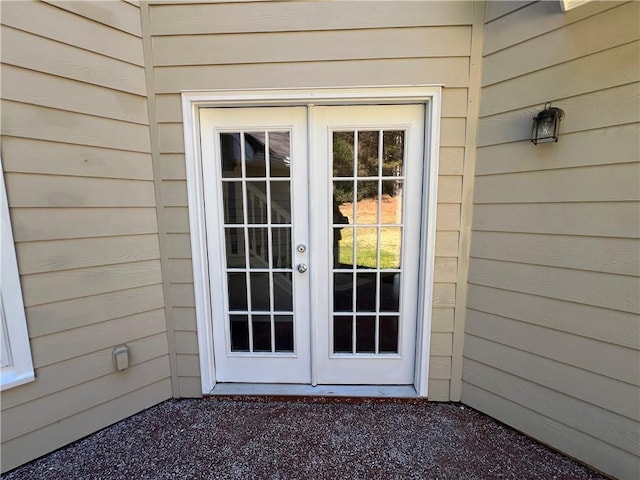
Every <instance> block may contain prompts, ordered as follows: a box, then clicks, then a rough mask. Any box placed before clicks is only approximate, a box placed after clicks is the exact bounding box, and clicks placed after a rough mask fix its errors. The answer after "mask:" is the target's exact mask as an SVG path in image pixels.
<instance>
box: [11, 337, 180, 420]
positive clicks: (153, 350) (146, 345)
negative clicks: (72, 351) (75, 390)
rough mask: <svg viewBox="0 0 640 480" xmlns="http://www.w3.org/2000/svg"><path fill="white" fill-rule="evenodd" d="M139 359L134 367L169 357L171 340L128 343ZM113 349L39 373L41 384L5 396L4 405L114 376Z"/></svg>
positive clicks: (50, 367)
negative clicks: (168, 342)
mask: <svg viewBox="0 0 640 480" xmlns="http://www.w3.org/2000/svg"><path fill="white" fill-rule="evenodd" d="M128 345H129V347H130V348H131V351H132V352H135V355H134V356H132V357H131V361H130V364H131V365H132V366H133V365H137V364H139V363H144V362H147V361H149V360H153V359H154V358H157V357H161V356H166V354H167V350H168V349H167V336H166V334H165V333H164V332H162V333H157V334H155V335H151V336H149V337H144V338H140V339H138V340H133V341H131V342H129V343H128ZM112 355H113V349H112V348H111V347H109V348H104V349H102V350H97V351H95V352H91V353H89V354H87V355H83V356H82V357H81V360H82V361H81V362H79V361H78V357H74V358H71V359H69V360H63V361H62V362H58V363H54V364H52V365H48V366H46V367H42V368H40V369H38V375H39V381H37V382H33V383H30V384H28V385H26V386H25V387H24V388H21V389H10V390H7V391H5V392H3V393H2V405H3V407H4V408H11V407H14V406H17V405H22V404H24V403H25V402H26V401H28V400H32V399H36V398H43V397H47V396H48V395H50V394H52V393H55V392H60V391H62V390H66V389H67V388H71V387H74V386H76V385H81V384H83V383H86V382H89V381H91V380H94V379H96V378H100V377H103V376H105V375H110V374H111V373H113V368H112V367H111V365H110V361H111V359H112Z"/></svg>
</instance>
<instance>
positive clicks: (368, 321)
mask: <svg viewBox="0 0 640 480" xmlns="http://www.w3.org/2000/svg"><path fill="white" fill-rule="evenodd" d="M375 351H376V317H375V316H366V317H356V353H375Z"/></svg>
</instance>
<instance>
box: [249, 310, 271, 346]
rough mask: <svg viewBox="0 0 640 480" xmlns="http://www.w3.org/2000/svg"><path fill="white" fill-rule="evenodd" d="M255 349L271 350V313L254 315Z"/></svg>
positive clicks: (252, 319) (252, 318)
mask: <svg viewBox="0 0 640 480" xmlns="http://www.w3.org/2000/svg"><path fill="white" fill-rule="evenodd" d="M251 322H252V326H253V351H254V352H270V351H271V318H270V317H269V315H253V316H252V317H251Z"/></svg>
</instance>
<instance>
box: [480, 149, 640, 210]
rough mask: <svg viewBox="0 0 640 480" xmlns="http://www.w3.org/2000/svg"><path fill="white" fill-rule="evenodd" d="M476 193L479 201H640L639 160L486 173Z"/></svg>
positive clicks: (481, 202)
mask: <svg viewBox="0 0 640 480" xmlns="http://www.w3.org/2000/svg"><path fill="white" fill-rule="evenodd" d="M630 160H631V159H630ZM612 184H613V185H615V186H616V188H615V189H612V188H611V185H612ZM503 185H509V190H508V191H505V190H504V189H502V188H501V186H503ZM476 192H477V193H476V196H475V199H474V200H475V202H476V204H483V203H501V204H502V203H564V202H617V201H624V202H626V201H637V200H640V162H637V161H636V162H633V163H622V164H617V165H604V166H600V165H597V166H590V167H578V168H571V169H555V170H542V171H538V172H517V173H503V174H496V175H485V176H482V177H478V178H477V179H476Z"/></svg>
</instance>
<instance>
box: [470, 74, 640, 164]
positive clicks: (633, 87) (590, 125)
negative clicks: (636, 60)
mask: <svg viewBox="0 0 640 480" xmlns="http://www.w3.org/2000/svg"><path fill="white" fill-rule="evenodd" d="M638 102H640V86H639V85H638V83H630V84H627V85H623V86H620V87H613V88H607V89H604V90H598V91H596V92H589V93H586V94H583V95H577V96H574V97H570V98H565V99H562V100H560V101H557V102H554V105H555V106H557V107H559V108H562V109H563V110H565V111H567V112H571V115H570V116H569V115H567V116H566V117H565V118H564V120H563V121H562V122H561V126H560V133H561V134H562V135H563V136H565V135H568V134H575V133H580V132H585V131H589V130H596V129H601V128H607V127H615V126H619V125H625V124H629V123H635V122H638V121H640V113H639V112H638V109H637V108H635V107H636V105H637V104H638ZM541 107H542V106H535V107H530V108H525V109H520V110H512V111H509V112H505V113H499V114H495V115H491V116H489V117H486V118H485V119H483V121H482V122H481V125H480V130H479V132H478V145H480V146H487V145H495V144H500V143H506V142H517V141H521V140H528V139H529V136H530V135H531V122H532V119H533V117H535V116H536V115H537V114H538V112H539V111H540V110H541ZM586 133H588V132H586ZM532 146H533V145H532ZM622 147H623V146H620V147H618V146H617V145H615V144H613V145H612V146H611V147H610V148H611V149H612V151H611V152H610V153H611V155H610V156H611V157H613V158H619V157H618V155H623V157H622V158H620V159H619V161H625V160H626V161H633V160H634V159H635V158H637V156H636V157H635V158H634V157H633V156H631V155H629V153H630V150H629V149H626V150H625V149H623V148H622Z"/></svg>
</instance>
